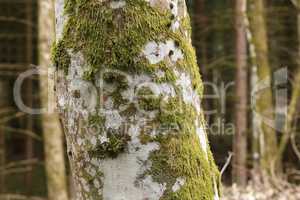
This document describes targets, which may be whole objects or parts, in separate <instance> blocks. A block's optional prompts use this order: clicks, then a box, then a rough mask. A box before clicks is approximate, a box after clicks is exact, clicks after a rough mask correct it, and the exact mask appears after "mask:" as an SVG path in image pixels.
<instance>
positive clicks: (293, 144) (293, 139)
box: [290, 133, 300, 160]
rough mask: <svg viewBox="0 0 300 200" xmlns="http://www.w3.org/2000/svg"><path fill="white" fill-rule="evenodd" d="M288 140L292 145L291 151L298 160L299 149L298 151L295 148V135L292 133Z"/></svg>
mask: <svg viewBox="0 0 300 200" xmlns="http://www.w3.org/2000/svg"><path fill="white" fill-rule="evenodd" d="M290 140H291V143H292V148H293V150H294V152H295V154H296V156H297V158H298V159H299V160H300V151H299V149H298V147H297V144H296V141H295V133H293V134H292V135H291V138H290Z"/></svg>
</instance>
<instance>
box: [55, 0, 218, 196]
mask: <svg viewBox="0 0 300 200" xmlns="http://www.w3.org/2000/svg"><path fill="white" fill-rule="evenodd" d="M189 23H190V21H189V17H188V14H187V11H186V5H185V2H184V1H182V0H150V1H144V0H128V1H99V0H65V1H63V0H57V1H56V24H57V27H56V36H57V41H56V44H55V46H54V48H53V53H52V56H53V61H54V64H55V66H56V69H57V81H56V94H57V97H58V103H59V106H60V108H61V112H62V119H63V124H64V126H65V130H66V136H67V137H66V138H67V143H68V155H69V159H70V161H71V165H72V172H73V176H74V179H75V185H76V187H77V198H78V199H99V200H101V199H103V200H120V199H124V200H125V199H126V200H129V199H135V200H143V199H148V200H167V199H169V200H170V199H172V200H175V199H178V200H179V199H180V200H195V199H207V200H208V199H219V194H218V187H219V184H218V180H219V173H218V170H217V168H216V166H215V164H214V160H213V157H212V154H211V152H210V149H209V145H208V143H207V137H206V133H205V125H204V120H203V116H202V108H201V107H200V98H201V93H202V83H201V79H200V75H199V71H198V66H197V64H196V56H195V52H194V49H193V47H192V46H191V40H190V38H191V35H190V34H191V27H190V24H189Z"/></svg>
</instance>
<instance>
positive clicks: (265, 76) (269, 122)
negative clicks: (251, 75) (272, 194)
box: [249, 0, 279, 174]
mask: <svg viewBox="0 0 300 200" xmlns="http://www.w3.org/2000/svg"><path fill="white" fill-rule="evenodd" d="M249 2H250V7H249V9H250V27H251V29H252V33H253V44H254V46H255V51H256V63H257V77H258V82H257V83H256V92H255V93H254V94H252V98H255V101H256V105H255V109H256V110H255V118H256V120H257V121H258V123H259V124H258V126H259V130H260V132H261V133H262V134H263V140H261V144H260V150H261V158H260V162H261V167H262V169H263V171H265V172H266V173H267V174H271V173H272V174H274V173H276V172H275V171H277V172H278V171H279V163H276V164H275V163H274V162H273V161H274V156H275V155H276V152H277V141H276V132H275V130H274V128H273V127H274V124H273V121H274V112H273V109H274V106H273V102H272V88H271V77H272V76H271V67H270V64H269V60H268V38H267V28H266V22H265V16H264V15H265V11H264V1H263V0H250V1H249ZM262 142H263V143H262Z"/></svg>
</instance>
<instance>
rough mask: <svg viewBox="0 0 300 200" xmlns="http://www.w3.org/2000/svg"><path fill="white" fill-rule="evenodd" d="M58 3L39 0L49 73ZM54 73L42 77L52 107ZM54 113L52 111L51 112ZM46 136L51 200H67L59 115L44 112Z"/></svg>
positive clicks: (43, 65) (43, 59)
mask: <svg viewBox="0 0 300 200" xmlns="http://www.w3.org/2000/svg"><path fill="white" fill-rule="evenodd" d="M53 12H54V2H53V1H52V0H40V1H39V30H40V31H39V52H40V55H39V65H40V69H42V70H44V71H45V72H47V71H48V69H49V67H50V66H51V60H50V55H51V53H50V48H51V44H52V41H51V38H55V30H54V29H55V28H54V27H55V25H54V20H53V17H54V16H53ZM51 75H52V74H49V77H47V76H45V75H44V76H43V75H42V76H41V77H40V86H41V87H40V88H41V104H42V106H43V107H44V108H48V106H49V104H48V103H51V102H55V99H54V98H52V100H51V97H54V95H51V94H50V93H51V92H53V91H52V89H53V86H54V85H53V77H50V76H51ZM48 112H51V111H48ZM42 126H43V135H44V151H45V166H46V173H47V187H48V199H49V200H67V199H68V190H67V178H66V170H65V159H64V148H63V132H62V129H61V125H60V121H59V118H58V115H57V114H50V113H44V114H43V116H42Z"/></svg>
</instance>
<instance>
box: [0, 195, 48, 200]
mask: <svg viewBox="0 0 300 200" xmlns="http://www.w3.org/2000/svg"><path fill="white" fill-rule="evenodd" d="M0 199H2V200H46V198H42V197H35V196H25V195H21V194H1V195H0Z"/></svg>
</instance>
